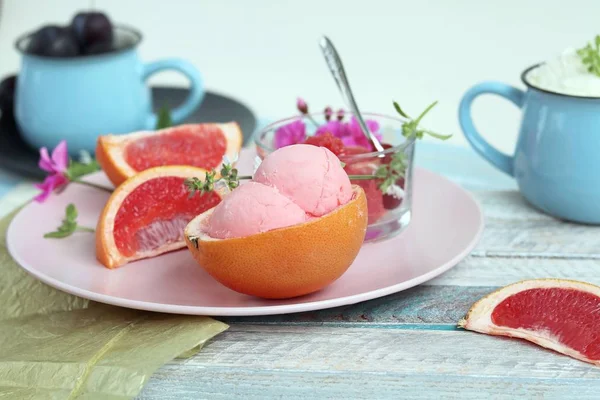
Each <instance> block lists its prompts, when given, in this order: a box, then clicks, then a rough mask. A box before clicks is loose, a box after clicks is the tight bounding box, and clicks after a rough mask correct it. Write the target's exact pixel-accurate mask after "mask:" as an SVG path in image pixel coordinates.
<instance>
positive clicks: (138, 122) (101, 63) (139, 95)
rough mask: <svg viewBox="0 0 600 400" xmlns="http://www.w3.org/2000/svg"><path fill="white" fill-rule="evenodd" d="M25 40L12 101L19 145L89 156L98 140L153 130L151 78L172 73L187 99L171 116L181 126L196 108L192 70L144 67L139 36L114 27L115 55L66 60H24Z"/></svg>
mask: <svg viewBox="0 0 600 400" xmlns="http://www.w3.org/2000/svg"><path fill="white" fill-rule="evenodd" d="M30 37H31V36H30V35H26V36H25V37H23V38H21V39H19V40H17V43H16V46H17V49H18V50H19V51H20V52H21V54H22V57H21V70H20V72H19V79H18V81H17V89H16V95H15V118H16V121H17V123H18V125H19V129H20V131H21V134H22V136H23V138H24V139H25V141H26V142H27V143H28V144H29V145H31V146H32V147H34V148H39V147H42V146H46V147H49V148H52V147H54V146H56V144H58V142H59V141H60V140H62V139H66V141H67V144H68V146H69V151H70V152H71V153H72V154H76V153H77V152H78V151H79V150H82V149H83V150H87V151H89V152H93V151H94V148H95V146H96V139H97V137H98V136H99V135H103V134H109V133H112V134H122V133H127V132H132V131H137V130H143V129H154V128H155V126H156V121H157V116H156V115H155V114H154V113H153V112H152V98H151V91H150V88H149V87H148V86H147V85H146V83H145V81H146V80H147V79H148V78H149V77H150V76H151V75H152V74H154V73H157V72H160V71H165V70H176V71H179V72H181V73H182V74H183V75H185V76H186V77H187V78H188V79H189V81H190V94H189V96H188V98H187V99H186V100H185V102H184V103H183V104H182V105H180V106H179V107H178V108H176V109H174V110H172V112H171V118H172V120H173V123H179V122H182V121H183V120H184V119H185V118H186V117H188V116H189V115H190V114H191V113H192V112H193V111H194V110H195V109H196V108H197V107H198V106H199V105H200V103H201V101H202V99H203V97H204V92H203V88H202V80H201V77H200V74H199V72H198V70H197V69H196V68H195V67H194V66H193V65H192V64H190V63H189V62H187V61H185V60H181V59H165V60H159V61H155V62H151V63H148V64H144V63H143V62H142V61H141V60H140V58H139V56H138V54H137V51H136V47H137V45H138V44H139V42H140V41H141V35H140V34H139V33H138V32H136V31H135V30H133V29H130V28H125V27H119V26H118V27H115V40H116V41H117V42H116V46H117V49H118V50H116V51H113V52H110V53H104V54H98V55H89V56H79V57H70V58H49V57H40V56H36V55H31V54H27V53H26V52H25V49H26V47H27V43H28V41H29V40H30Z"/></svg>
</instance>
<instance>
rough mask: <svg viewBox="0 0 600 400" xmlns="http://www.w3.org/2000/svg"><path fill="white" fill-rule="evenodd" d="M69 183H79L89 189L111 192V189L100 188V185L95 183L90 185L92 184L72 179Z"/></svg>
mask: <svg viewBox="0 0 600 400" xmlns="http://www.w3.org/2000/svg"><path fill="white" fill-rule="evenodd" d="M71 182H76V183H81V184H82V185H87V186H89V187H93V188H96V189H100V190H104V191H106V192H109V193H112V192H113V189H109V188H107V187H104V186H101V185H96V184H95V183H92V182H87V181H82V180H81V179H73V180H71Z"/></svg>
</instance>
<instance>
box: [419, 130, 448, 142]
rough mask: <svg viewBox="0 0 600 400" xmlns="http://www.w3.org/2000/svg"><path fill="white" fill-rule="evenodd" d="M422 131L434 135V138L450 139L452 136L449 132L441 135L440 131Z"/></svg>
mask: <svg viewBox="0 0 600 400" xmlns="http://www.w3.org/2000/svg"><path fill="white" fill-rule="evenodd" d="M423 132H425V133H426V134H428V135H429V136H431V137H434V138H436V139H440V140H448V139H450V138H451V137H452V134H450V135H442V134H440V133H435V132H432V131H427V130H425V131H423Z"/></svg>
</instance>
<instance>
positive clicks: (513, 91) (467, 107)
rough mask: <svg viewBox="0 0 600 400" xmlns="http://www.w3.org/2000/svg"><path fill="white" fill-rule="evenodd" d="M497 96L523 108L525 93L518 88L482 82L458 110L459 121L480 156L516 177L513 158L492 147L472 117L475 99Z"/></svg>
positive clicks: (499, 83) (466, 97)
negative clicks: (489, 95)
mask: <svg viewBox="0 0 600 400" xmlns="http://www.w3.org/2000/svg"><path fill="white" fill-rule="evenodd" d="M487 93H490V94H495V95H498V96H500V97H504V98H505V99H508V100H510V101H511V102H513V103H514V104H515V105H516V106H517V107H519V108H521V107H523V101H524V99H525V92H524V91H522V90H521V89H517V88H516V87H513V86H510V85H507V84H505V83H502V82H493V81H490V82H482V83H479V84H477V85H475V86H473V87H472V88H471V89H469V90H468V91H467V92H466V93H465V95H464V96H463V98H462V100H461V101H460V106H459V109H458V119H459V121H460V126H461V128H462V130H463V133H464V134H465V137H466V138H467V140H468V141H469V143H471V146H473V148H474V149H475V151H477V153H479V155H480V156H482V157H483V158H485V159H486V160H487V161H489V162H490V163H491V164H492V165H494V166H495V167H496V168H498V169H500V170H501V171H502V172H504V173H506V174H508V175H510V176H514V171H513V168H514V167H513V157H512V156H507V155H506V154H504V153H502V152H500V151H498V150H497V149H496V148H494V147H493V146H492V145H490V144H489V143H488V142H487V141H486V140H485V139H484V138H483V137H482V136H481V135H480V134H479V132H477V129H475V125H474V124H473V118H472V117H471V105H472V104H473V101H474V100H475V98H477V97H478V96H480V95H482V94H487Z"/></svg>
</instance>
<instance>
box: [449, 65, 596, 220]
mask: <svg viewBox="0 0 600 400" xmlns="http://www.w3.org/2000/svg"><path fill="white" fill-rule="evenodd" d="M537 67H538V65H535V66H533V67H531V68H529V69H527V70H525V72H523V74H522V75H521V80H522V81H523V83H524V84H525V85H526V86H527V91H523V90H521V89H517V88H515V87H512V86H509V85H506V84H504V83H501V82H483V83H479V84H477V85H475V86H474V87H472V88H471V89H469V90H468V91H467V92H466V93H465V95H464V97H463V98H462V100H461V102H460V107H459V120H460V124H461V127H462V130H463V132H464V134H465V136H466V138H467V140H468V141H469V142H470V143H471V145H472V146H473V147H474V148H475V150H476V151H477V152H478V153H479V154H480V155H481V156H482V157H483V158H485V159H486V160H487V161H489V162H490V163H491V164H492V165H494V166H495V167H497V168H498V169H500V170H501V171H503V172H505V173H507V174H508V175H510V176H513V177H514V178H515V179H516V181H517V183H518V186H519V190H520V191H521V193H522V194H523V196H524V197H525V198H526V199H527V200H528V201H529V202H530V203H531V204H532V205H534V206H535V207H537V208H539V209H541V210H542V211H545V212H546V213H548V214H551V215H553V216H556V217H558V218H562V219H566V220H570V221H575V222H582V223H589V224H598V223H600V98H596V97H579V96H571V95H565V94H560V93H555V92H551V91H547V90H543V89H540V88H536V87H534V86H532V85H531V84H530V83H528V81H527V75H528V73H529V72H530V71H531V70H533V69H534V68H537ZM482 94H495V95H497V96H501V97H504V98H505V99H508V100H509V101H511V102H512V103H514V104H515V105H516V106H517V107H519V108H520V109H521V110H522V112H523V116H522V121H521V127H520V132H519V137H518V141H517V145H516V149H515V154H514V156H509V155H506V154H503V153H501V152H500V151H498V150H497V149H495V148H494V147H492V146H491V145H490V144H489V143H488V142H487V141H486V140H485V139H484V138H483V137H482V136H481V135H480V134H479V132H478V131H477V129H475V126H474V125H473V120H472V118H471V105H472V104H473V101H474V100H475V98H477V97H478V96H480V95H482Z"/></svg>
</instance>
